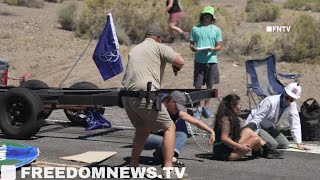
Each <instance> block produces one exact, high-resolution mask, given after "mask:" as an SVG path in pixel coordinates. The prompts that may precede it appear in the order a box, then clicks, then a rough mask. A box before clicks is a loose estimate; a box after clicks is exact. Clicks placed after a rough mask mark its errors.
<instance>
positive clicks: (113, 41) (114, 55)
mask: <svg viewBox="0 0 320 180" xmlns="http://www.w3.org/2000/svg"><path fill="white" fill-rule="evenodd" d="M92 59H93V60H94V62H95V63H96V65H97V67H98V69H99V71H100V74H101V76H102V78H103V80H107V79H110V78H112V77H114V76H116V75H118V74H120V73H121V72H122V71H123V67H122V62H121V57H120V53H119V42H118V38H117V34H116V30H115V27H114V24H113V19H112V14H111V13H109V14H108V16H107V23H106V26H105V27H104V30H103V32H102V34H101V37H100V39H99V42H98V44H97V47H96V49H95V50H94V53H93V56H92Z"/></svg>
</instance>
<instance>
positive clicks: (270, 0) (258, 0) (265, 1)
mask: <svg viewBox="0 0 320 180" xmlns="http://www.w3.org/2000/svg"><path fill="white" fill-rule="evenodd" d="M256 2H262V3H272V2H273V1H272V0H248V1H247V3H248V4H250V3H256Z"/></svg>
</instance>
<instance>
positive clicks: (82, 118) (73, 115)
mask: <svg viewBox="0 0 320 180" xmlns="http://www.w3.org/2000/svg"><path fill="white" fill-rule="evenodd" d="M70 88H72V89H99V87H98V86H96V85H95V84H93V83H91V82H86V81H81V82H77V83H75V84H73V85H71V86H70ZM89 109H90V108H87V109H86V110H89ZM86 110H84V111H82V110H64V113H65V114H66V116H67V118H68V119H69V120H70V121H71V123H72V124H74V125H77V126H83V127H87V126H88V124H87V121H86V120H87V116H86V113H85V111H86ZM98 111H99V112H100V113H101V114H104V111H105V109H104V108H99V109H98Z"/></svg>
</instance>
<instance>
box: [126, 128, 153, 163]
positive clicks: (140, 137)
mask: <svg viewBox="0 0 320 180" xmlns="http://www.w3.org/2000/svg"><path fill="white" fill-rule="evenodd" d="M150 132H151V130H150V129H147V128H137V129H136V133H135V136H134V139H133V144H132V151H131V161H130V166H131V167H138V166H139V158H140V155H141V152H142V150H143V147H144V144H145V143H146V141H147V138H148V136H149V134H150Z"/></svg>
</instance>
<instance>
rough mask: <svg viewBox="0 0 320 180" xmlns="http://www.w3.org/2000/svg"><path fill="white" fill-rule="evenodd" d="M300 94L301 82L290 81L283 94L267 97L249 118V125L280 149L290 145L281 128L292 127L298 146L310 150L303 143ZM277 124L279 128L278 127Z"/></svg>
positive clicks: (247, 122)
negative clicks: (299, 104) (299, 105)
mask: <svg viewBox="0 0 320 180" xmlns="http://www.w3.org/2000/svg"><path fill="white" fill-rule="evenodd" d="M300 95H301V86H300V84H298V83H290V84H289V85H288V86H286V87H285V88H284V92H283V93H282V94H279V95H273V96H268V97H266V98H265V99H263V100H262V101H261V102H260V103H259V104H258V106H257V108H256V110H255V111H253V112H252V114H251V115H249V117H248V118H247V121H246V124H247V127H250V128H251V129H252V130H254V131H258V134H259V136H260V137H261V138H262V139H264V140H265V141H269V142H270V143H271V144H272V146H273V147H274V148H278V149H286V148H288V145H289V141H288V139H287V138H286V137H285V136H284V135H283V134H282V133H281V132H280V131H279V130H280V129H286V128H290V130H291V134H292V137H293V140H294V142H295V143H296V144H297V147H298V148H299V149H300V150H308V149H309V148H307V147H305V146H304V145H302V137H301V125H300V117H299V113H298V109H297V104H296V102H295V100H296V99H298V98H300ZM277 126H278V127H279V128H276V127H277ZM280 126H283V127H280ZM284 126H286V127H284Z"/></svg>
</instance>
